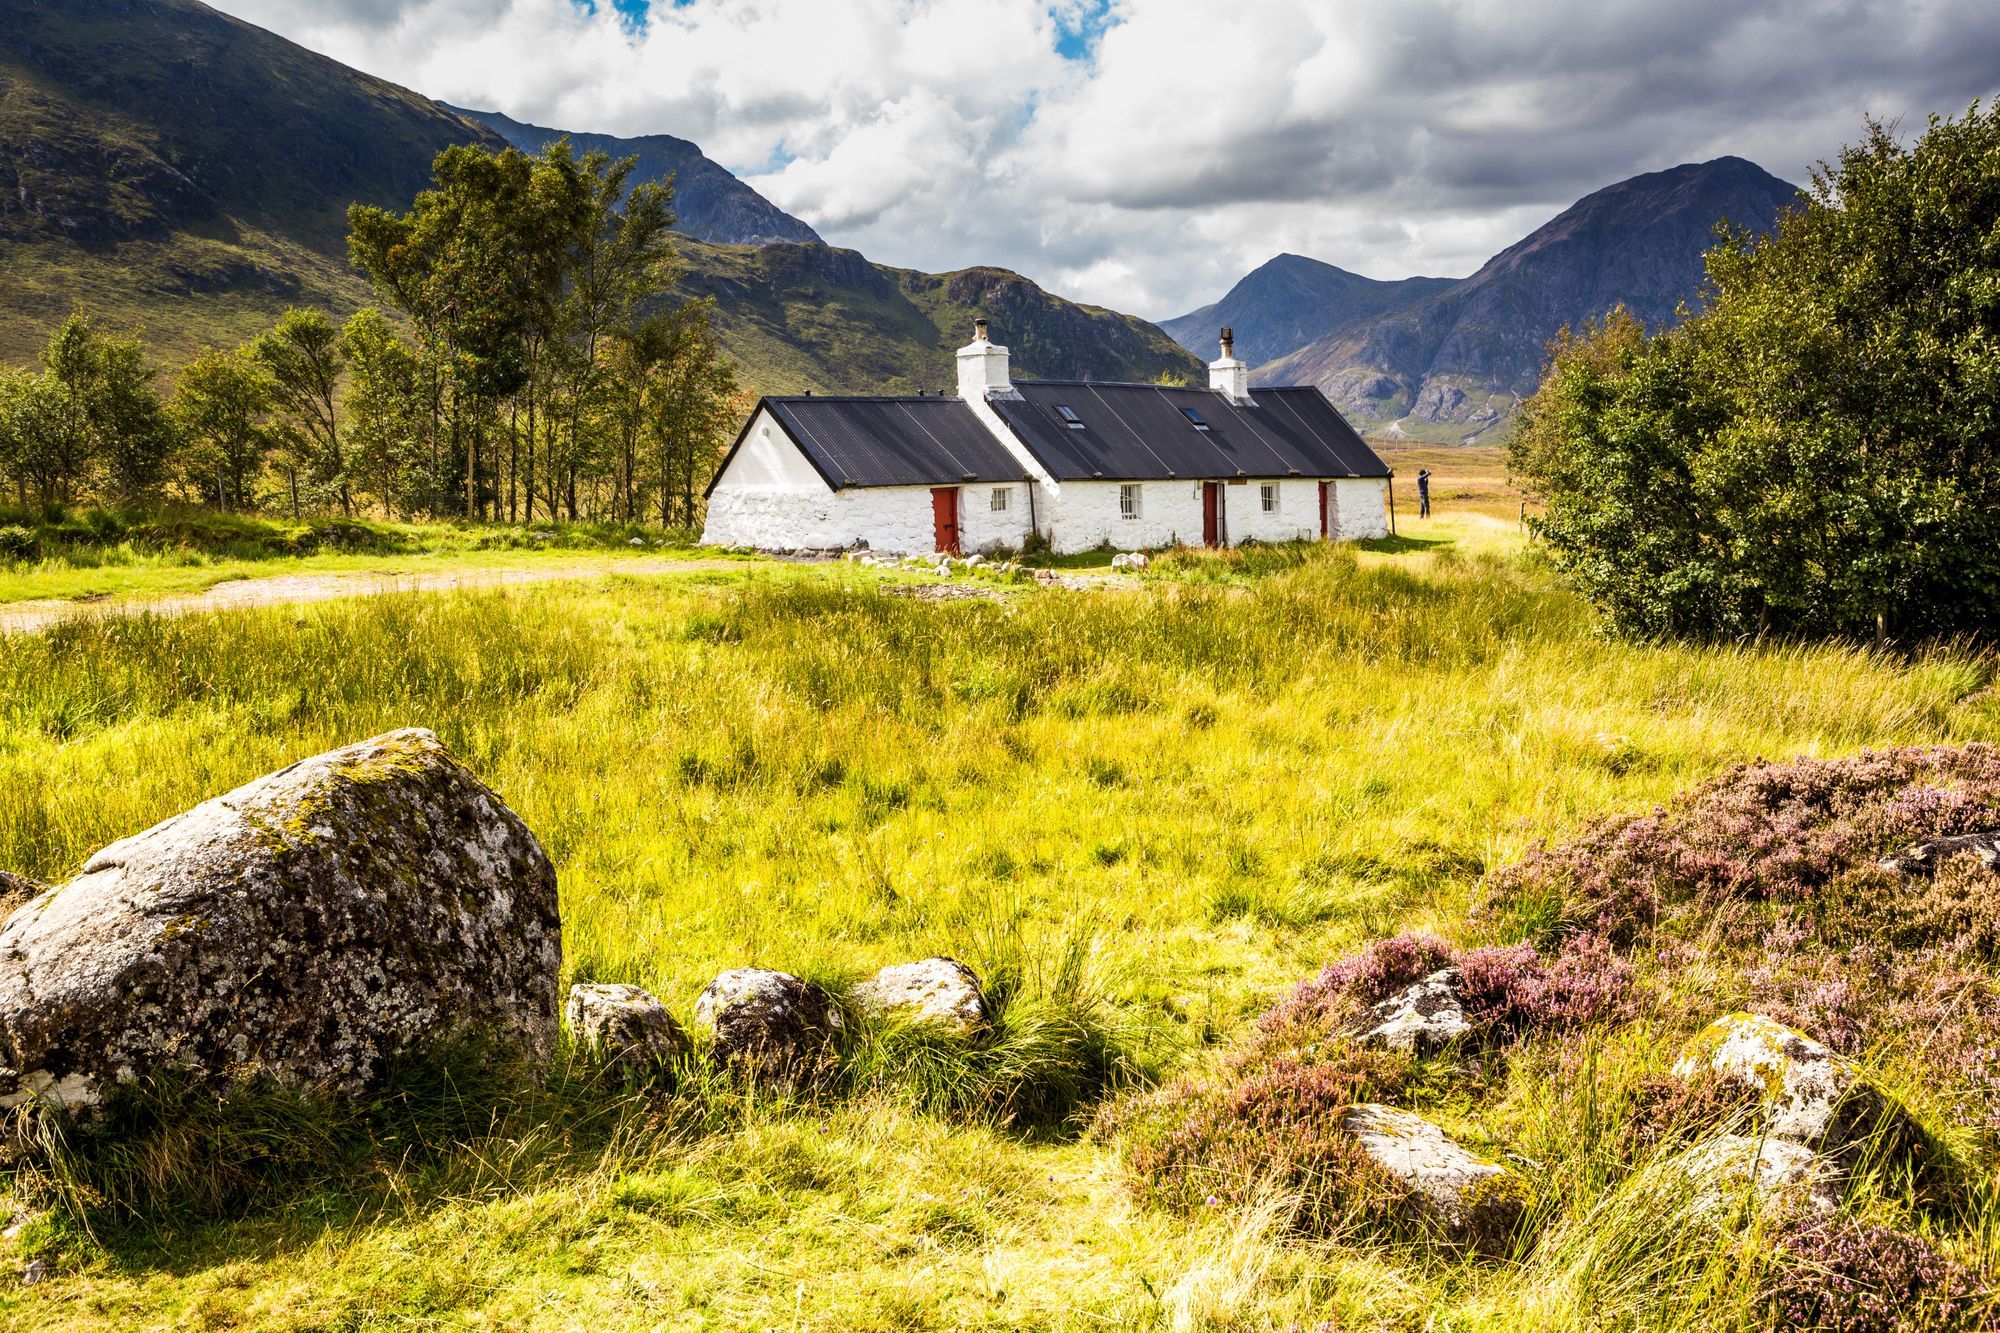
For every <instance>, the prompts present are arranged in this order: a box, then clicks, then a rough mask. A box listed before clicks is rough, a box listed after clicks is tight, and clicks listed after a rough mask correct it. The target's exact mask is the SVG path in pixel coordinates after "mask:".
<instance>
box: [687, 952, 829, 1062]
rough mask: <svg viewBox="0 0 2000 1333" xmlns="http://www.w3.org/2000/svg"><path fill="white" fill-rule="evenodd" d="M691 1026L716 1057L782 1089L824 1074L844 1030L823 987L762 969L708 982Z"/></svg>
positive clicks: (744, 969) (739, 971) (748, 969)
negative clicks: (711, 1043) (705, 1032)
mask: <svg viewBox="0 0 2000 1333" xmlns="http://www.w3.org/2000/svg"><path fill="white" fill-rule="evenodd" d="M694 1021H695V1022H697V1023H699V1024H701V1025H702V1026H704V1027H706V1028H708V1029H709V1030H710V1031H711V1033H712V1034H713V1036H714V1040H715V1053H716V1055H717V1056H719V1057H720V1058H722V1059H723V1060H725V1061H727V1062H728V1063H730V1064H732V1065H734V1066H736V1067H737V1068H739V1069H742V1070H744V1071H745V1072H747V1073H750V1074H752V1075H753V1076H756V1077H759V1078H770V1079H774V1080H777V1081H780V1082H786V1083H798V1082H804V1081H809V1080H810V1079H812V1078H813V1077H815V1076H817V1075H818V1074H820V1073H822V1072H824V1070H825V1069H826V1067H827V1066H828V1065H829V1064H830V1063H831V1061H832V1058H833V1044H834V1040H835V1038H836V1037H837V1036H838V1035H839V1034H840V1032H841V1030H842V1029H843V1027H844V1026H845V1023H844V1022H843V1020H842V1019H841V1016H840V1008H839V1006H838V1005H836V1004H835V1003H834V1002H833V997H832V996H831V995H829V994H827V993H826V991H825V990H824V989H823V988H822V987H819V986H815V985H814V984H813V983H811V982H810V981H804V980H801V979H800V978H798V977H795V976H793V975H792V974H791V973H789V972H773V971H770V970H768V969H766V968H761V967H739V968H735V969H733V970H731V971H728V972H724V973H722V974H721V975H720V976H718V977H716V979H715V980H714V981H711V982H709V983H708V989H707V990H704V991H703V992H702V993H701V998H700V999H698V1000H696V1001H695V1003H694Z"/></svg>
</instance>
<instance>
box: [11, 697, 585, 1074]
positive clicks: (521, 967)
mask: <svg viewBox="0 0 2000 1333" xmlns="http://www.w3.org/2000/svg"><path fill="white" fill-rule="evenodd" d="M561 961H562V927H561V921H560V918H559V917H558V915H557V912H556V876H555V870H554V867H552V866H551V865H550V864H549V859H548V857H547V856H545V855H544V854H543V853H542V849H541V846H540V844H538V843H537V842H536V841H535V837H534V835H533V834H532V833H530V832H529V831H528V828H527V826H526V825H525V824H523V823H522V822H521V821H520V819H519V818H518V817H517V816H516V815H515V814H514V812H513V811H511V810H509V809H508V808H507V807H506V806H505V805H504V804H502V803H501V801H500V798H499V797H498V796H496V795H494V794H493V792H492V791H490V790H488V789H487V788H486V787H485V786H484V785H483V784H482V783H481V782H480V781H479V779H478V778H476V777H474V776H473V774H472V773H471V772H469V771H468V770H467V769H466V768H465V767H464V766H462V765H461V764H459V763H458V762H457V761H455V760H453V759H452V758H451V757H450V756H449V755H448V754H446V753H445V749H444V747H443V746H442V745H440V744H439V743H438V739H437V737H436V736H433V735H432V734H431V733H430V732H428V731H419V730H414V729H412V730H407V731H396V732H390V733H389V734H387V735H384V736H377V737H375V738H374V739H373V740H368V741H363V742H361V743H360V744H358V745H350V746H348V747H346V748H345V749H340V750H333V751H330V752H328V753H326V754H322V755H317V756H314V757H312V758H310V759H304V760H301V761H300V762H298V763H296V764H293V765H292V766H291V767H289V768H286V769H283V770H281V771H279V772H277V773H273V774H271V775H269V776H268V777H263V778H259V779H257V780H256V781H255V782H251V783H249V784H247V785H245V786H242V787H238V788H237V789H236V790H235V791H232V792H230V793H228V794H227V795H225V796H219V797H217V798H216V799H214V800H212V801H207V802H205V803H203V804H201V805H198V806H196V807H194V808H193V809H192V810H189V811H187V812H186V813H184V814H179V815H176V816H174V817H173V818H172V819H168V820H165V821H163V822H161V823H159V824H156V825H154V826H153V827H152V828H150V829H148V830H146V831H145V832H143V833H140V834H136V835H135V836H133V837H130V838H126V839H124V840H123V841H121V842H115V843H113V844H111V845H110V846H109V847H106V848H104V849H103V850H102V851H100V852H98V853H97V854H96V855H94V856H92V857H91V858H90V859H89V860H88V861H87V862H85V863H84V867H83V870H82V873H80V874H79V875H77V877H76V878H75V879H72V880H70V881H69V882H68V883H67V884H64V885H62V886H61V887H60V888H58V889H56V890H54V891H53V892H50V893H45V894H43V895H41V896H40V897H38V898H36V899H35V900H34V901H33V902H31V903H29V904H28V905H27V906H26V907H23V908H21V909H20V910H18V911H16V912H15V913H14V914H13V915H12V916H11V917H9V918H8V919H7V922H6V925H5V926H4V927H0V1066H4V1068H0V1106H14V1105H18V1104H20V1103H22V1102H26V1101H29V1100H31V1099H34V1098H40V1099H42V1100H45V1101H52V1102H57V1103H60V1104H63V1105H66V1106H69V1107H72V1108H75V1107H89V1106H93V1105H95V1104H97V1103H98V1102H100V1101H102V1100H103V1099H104V1098H105V1096H106V1095H107V1094H109V1093H110V1092H111V1090H112V1089H113V1088H114V1087H115V1086H117V1085H119V1084H124V1083H130V1082H134V1081H137V1080H140V1079H143V1078H146V1077H148V1076H150V1075H153V1074H156V1073H162V1072H165V1071H168V1070H180V1071H184V1072H186V1073H188V1074H193V1075H197V1076H208V1077H214V1078H217V1079H222V1080H229V1079H235V1078H239V1077H246V1076H251V1075H256V1076H261V1077H270V1078H274V1079H276V1080H278V1081H279V1082H282V1083H288V1084H293V1085H304V1086H310V1087H317V1088H323V1089H326V1090H328V1091H331V1092H335V1093H341V1094H347V1093H354V1092H359V1091H362V1090H364V1089H366V1088H367V1087H369V1086H371V1085H372V1084H374V1083H375V1082H376V1081H377V1080H378V1078H379V1077H380V1075H381V1074H382V1073H383V1072H384V1070H385V1068H386V1067H387V1065H388V1063H389V1062H390V1060H392V1059H393V1058H395V1057H398V1056H401V1055H405V1054H416V1053H421V1052H422V1051H424V1050H425V1049H427V1048H431V1047H434V1046H435V1045H436V1044H438V1043H439V1042H440V1041H444V1040H449V1039H453V1038H475V1039H479V1040H482V1041H489V1042H492V1043H494V1044H496V1045H498V1046H500V1047H502V1048H511V1049H512V1050H513V1051H515V1052H517V1053H519V1054H521V1055H524V1056H526V1057H528V1058H541V1057H543V1056H545V1055H546V1054H547V1052H548V1050H549V1047H550V1046H551V1045H552V1044H553V1042H554V1039H555V1034H556V972H557V969H558V967H559V965H560V964H561Z"/></svg>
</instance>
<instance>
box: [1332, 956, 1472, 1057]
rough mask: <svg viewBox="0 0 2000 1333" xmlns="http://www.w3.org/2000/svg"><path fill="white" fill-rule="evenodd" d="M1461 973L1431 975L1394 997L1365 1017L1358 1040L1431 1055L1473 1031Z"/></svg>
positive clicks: (1450, 971) (1447, 971) (1449, 969)
mask: <svg viewBox="0 0 2000 1333" xmlns="http://www.w3.org/2000/svg"><path fill="white" fill-rule="evenodd" d="M1458 986H1459V971H1458V969H1457V968H1455V967H1447V968H1443V969H1441V970H1439V971H1436V972H1433V973H1431V974H1430V975H1429V976H1427V977H1425V978H1424V979H1423V980H1422V981H1419V982H1416V983H1415V984H1413V985H1411V986H1409V987H1408V988H1406V989H1404V990H1403V991H1401V992H1399V993H1398V994H1395V995H1392V996H1390V997H1389V998H1388V999H1386V1000H1384V1001H1382V1002H1381V1003H1380V1004H1378V1005H1376V1006H1375V1007H1374V1008H1372V1009H1370V1010H1369V1011H1368V1013H1367V1015H1366V1016H1365V1017H1363V1018H1362V1020H1361V1022H1360V1024H1359V1026H1358V1027H1357V1028H1356V1031H1355V1040H1357V1041H1359V1042H1360V1043H1361V1044H1362V1045H1364V1046H1379V1047H1381V1048H1383V1049H1385V1050H1391V1051H1412V1052H1414V1053H1416V1054H1418V1055H1429V1054H1432V1053H1433V1052H1436V1051H1440V1050H1443V1049H1444V1048H1445V1046H1446V1045H1447V1044H1449V1043H1450V1042H1452V1041H1454V1040H1456V1039H1457V1038H1459V1037H1462V1036H1464V1035H1465V1034H1466V1033H1467V1032H1470V1031H1471V1030H1472V1029H1471V1025H1470V1024H1468V1023H1467V1022H1466V1021H1465V1009H1464V1008H1463V1007H1462V1006H1461V1005H1460V1003H1459V996H1458Z"/></svg>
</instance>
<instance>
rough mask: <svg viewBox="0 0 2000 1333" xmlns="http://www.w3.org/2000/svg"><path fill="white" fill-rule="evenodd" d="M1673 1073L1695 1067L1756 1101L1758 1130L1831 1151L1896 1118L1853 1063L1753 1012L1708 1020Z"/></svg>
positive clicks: (1692, 1074)
mask: <svg viewBox="0 0 2000 1333" xmlns="http://www.w3.org/2000/svg"><path fill="white" fill-rule="evenodd" d="M1673 1072H1674V1076H1675V1077H1676V1078H1687V1079H1691V1078H1696V1077H1699V1076H1700V1075H1701V1074H1703V1073H1713V1074H1714V1075H1716V1076H1717V1077H1719V1078H1721V1079H1723V1080H1725V1081H1727V1082H1730V1083H1734V1084H1737V1085H1738V1086H1740V1087H1742V1088H1744V1089H1745V1090H1747V1091H1749V1092H1752V1093H1754V1094H1756V1095H1757V1096H1759V1097H1761V1098H1762V1099H1763V1102H1764V1115H1765V1134H1766V1136H1767V1137H1769V1138H1773V1139H1782V1140H1785V1141H1787V1142H1790V1143H1798V1144H1803V1145H1804V1146H1806V1147H1808V1148H1812V1149H1815V1150H1817V1151H1819V1152H1823V1153H1839V1152H1841V1151H1842V1150H1843V1149H1845V1148H1848V1147H1850V1146H1852V1145H1854V1144H1856V1143H1858V1142H1859V1141H1860V1140H1862V1139H1864V1138H1866V1137H1867V1136H1868V1135H1869V1134H1871V1133H1873V1132H1875V1131H1876V1130H1877V1129H1878V1128H1883V1127H1886V1126H1887V1125H1888V1124H1889V1122H1891V1121H1899V1120H1901V1119H1902V1113H1901V1112H1900V1111H1899V1110H1898V1109H1897V1108H1896V1107H1895V1106H1894V1105H1893V1104H1891V1103H1890V1101H1889V1100H1888V1099H1887V1098H1885V1097H1884V1096H1882V1094H1881V1093H1880V1092H1879V1091H1877V1090H1876V1089H1875V1088H1874V1087H1872V1086H1870V1085H1869V1083H1868V1081H1867V1080H1866V1079H1865V1078H1863V1077H1862V1075H1861V1073H1860V1071H1859V1070H1857V1069H1855V1068H1854V1066H1852V1065H1850V1064H1849V1063H1848V1062H1847V1061H1845V1060H1843V1059H1841V1058H1840V1056H1838V1055H1836V1054H1835V1053H1834V1052H1833V1051H1832V1050H1830V1049H1828V1048H1827V1047H1826V1046H1823V1045H1821V1044H1820V1043H1819V1042H1816V1041H1814V1040H1813V1039H1812V1038H1811V1037H1808V1036H1806V1035H1805V1034H1804V1033H1801V1032H1794V1031H1793V1030H1792V1029H1791V1028H1788V1027H1786V1026H1785V1025H1784V1024H1783V1023H1779V1022H1777V1021H1775V1020H1773V1019H1769V1018H1765V1017H1763V1016H1762V1015H1760V1014H1741V1013H1739V1014H1727V1015H1724V1016H1723V1017H1721V1018H1718V1019H1716V1020H1715V1022H1713V1023H1711V1024H1709V1025H1708V1027H1707V1028H1706V1029H1704V1030H1703V1031H1702V1033H1701V1034H1700V1035H1699V1036H1697V1037H1696V1038H1695V1039H1694V1041H1693V1043H1692V1044H1690V1046H1689V1047H1688V1050H1687V1053H1686V1054H1684V1055H1683V1056H1682V1057H1681V1058H1680V1060H1679V1061H1678V1062H1677V1063H1676V1064H1675V1065H1674V1069H1673Z"/></svg>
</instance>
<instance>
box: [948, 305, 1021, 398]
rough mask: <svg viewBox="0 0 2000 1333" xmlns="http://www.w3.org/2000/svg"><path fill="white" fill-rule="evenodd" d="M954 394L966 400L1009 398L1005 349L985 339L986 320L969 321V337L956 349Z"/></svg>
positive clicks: (1011, 395)
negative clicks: (970, 327)
mask: <svg viewBox="0 0 2000 1333" xmlns="http://www.w3.org/2000/svg"><path fill="white" fill-rule="evenodd" d="M958 396H959V397H960V398H964V399H968V400H970V401H974V402H977V401H980V400H982V399H986V398H1011V397H1013V396H1014V384H1013V381H1012V380H1010V379H1008V378H1007V349H1006V348H1004V347H998V346H995V345H994V344H993V343H990V342H988V341H987V340H986V321H985V320H983V319H975V320H973V321H972V341H971V342H969V343H967V344H966V345H965V346H963V347H961V348H959V349H958Z"/></svg>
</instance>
